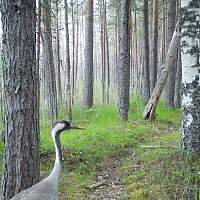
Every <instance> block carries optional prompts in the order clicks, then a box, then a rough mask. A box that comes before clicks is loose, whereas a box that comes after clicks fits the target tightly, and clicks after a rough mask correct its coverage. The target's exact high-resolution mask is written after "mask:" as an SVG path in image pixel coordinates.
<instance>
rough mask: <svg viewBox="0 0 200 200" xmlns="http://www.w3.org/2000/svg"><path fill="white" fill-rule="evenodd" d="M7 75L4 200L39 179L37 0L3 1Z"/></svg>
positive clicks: (5, 91)
mask: <svg viewBox="0 0 200 200" xmlns="http://www.w3.org/2000/svg"><path fill="white" fill-rule="evenodd" d="M0 10H1V14H2V24H3V76H4V98H5V112H4V132H3V135H4V148H5V149H4V163H3V174H2V181H1V192H2V196H3V198H4V199H6V200H7V199H10V198H11V197H13V196H14V195H15V194H16V193H18V192H20V191H22V190H24V189H26V188H28V187H31V186H32V185H33V184H35V183H36V182H37V181H38V179H39V105H38V102H39V101H38V91H39V76H38V74H39V72H38V68H37V66H36V12H35V11H36V1H35V0H33V1H31V3H29V1H11V0H4V1H2V2H1V8H0Z"/></svg>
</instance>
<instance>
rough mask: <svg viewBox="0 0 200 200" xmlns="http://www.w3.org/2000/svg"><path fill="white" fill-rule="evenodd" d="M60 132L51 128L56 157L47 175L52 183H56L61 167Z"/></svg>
mask: <svg viewBox="0 0 200 200" xmlns="http://www.w3.org/2000/svg"><path fill="white" fill-rule="evenodd" d="M60 133H61V132H59V131H57V132H56V131H54V130H52V133H51V135H52V138H53V142H54V146H55V151H56V159H55V163H54V167H53V170H52V172H51V174H50V175H49V178H53V179H54V183H55V184H58V180H59V176H60V172H61V167H62V149H61V142H60Z"/></svg>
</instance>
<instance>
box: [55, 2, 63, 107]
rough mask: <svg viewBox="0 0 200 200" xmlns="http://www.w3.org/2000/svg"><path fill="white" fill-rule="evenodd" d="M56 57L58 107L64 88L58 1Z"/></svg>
mask: <svg viewBox="0 0 200 200" xmlns="http://www.w3.org/2000/svg"><path fill="white" fill-rule="evenodd" d="M56 57H57V90H58V105H59V107H60V105H61V103H62V86H61V74H60V34H59V10H58V1H56Z"/></svg>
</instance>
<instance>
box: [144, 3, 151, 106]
mask: <svg viewBox="0 0 200 200" xmlns="http://www.w3.org/2000/svg"><path fill="white" fill-rule="evenodd" d="M143 12H144V54H145V55H144V59H145V65H144V89H143V95H144V100H145V102H146V103H147V102H148V100H149V98H150V71H149V12H148V0H144V10H143Z"/></svg>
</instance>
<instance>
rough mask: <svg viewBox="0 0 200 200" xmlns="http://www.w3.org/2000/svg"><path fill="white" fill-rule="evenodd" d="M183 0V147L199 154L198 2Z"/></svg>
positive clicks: (187, 150)
mask: <svg viewBox="0 0 200 200" xmlns="http://www.w3.org/2000/svg"><path fill="white" fill-rule="evenodd" d="M181 3H182V5H181V8H182V9H181V10H182V13H181V21H182V29H181V47H182V51H181V52H182V54H181V56H182V80H183V102H182V110H183V112H182V115H183V116H182V150H183V152H185V153H186V154H198V155H200V134H199V129H200V81H199V80H200V76H199V39H198V34H199V3H197V1H195V0H182V1H181ZM191 25H192V28H191Z"/></svg>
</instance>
